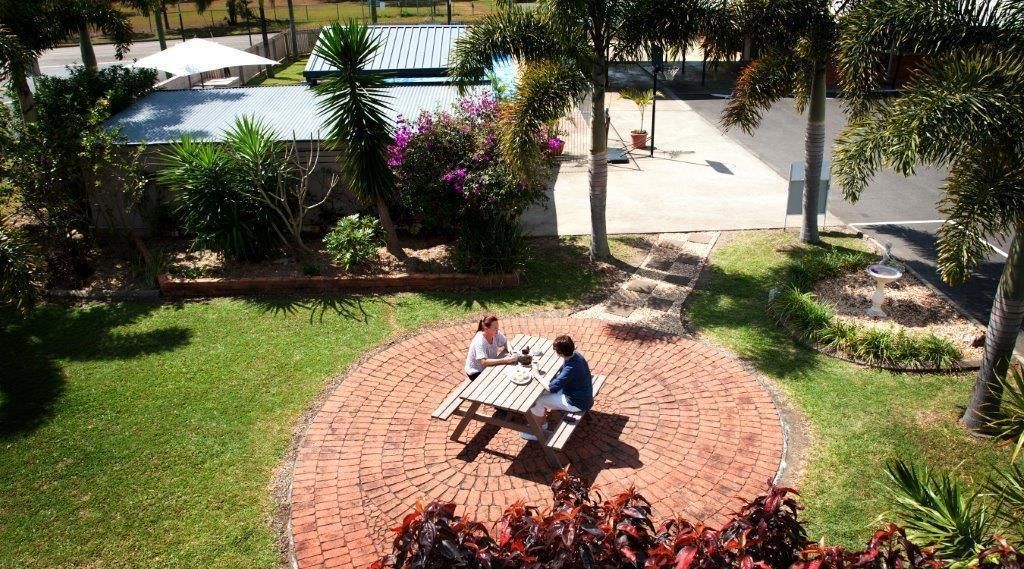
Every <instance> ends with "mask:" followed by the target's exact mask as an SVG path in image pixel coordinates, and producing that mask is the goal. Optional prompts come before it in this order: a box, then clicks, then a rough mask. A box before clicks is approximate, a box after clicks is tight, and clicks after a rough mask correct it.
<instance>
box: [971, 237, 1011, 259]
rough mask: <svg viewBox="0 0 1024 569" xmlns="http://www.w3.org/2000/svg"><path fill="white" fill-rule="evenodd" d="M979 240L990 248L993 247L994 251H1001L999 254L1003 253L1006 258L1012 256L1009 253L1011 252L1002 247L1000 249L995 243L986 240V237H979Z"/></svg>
mask: <svg viewBox="0 0 1024 569" xmlns="http://www.w3.org/2000/svg"><path fill="white" fill-rule="evenodd" d="M978 241H981V242H982V243H984V244H985V245H988V246H989V248H990V249H992V250H993V251H995V252H996V253H999V254H1000V255H1002V256H1003V257H1005V258H1007V259H1008V258H1010V255H1009V254H1007V252H1006V251H1003V250H1002V249H1000V248H999V247H996V246H995V245H993V244H991V243H989V242H988V241H985V240H984V239H978Z"/></svg>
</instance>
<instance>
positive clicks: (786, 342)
mask: <svg viewBox="0 0 1024 569" xmlns="http://www.w3.org/2000/svg"><path fill="white" fill-rule="evenodd" d="M826 240H827V241H829V242H830V243H833V244H837V245H842V246H846V247H851V248H860V247H862V246H863V245H862V242H861V241H860V240H859V239H856V238H853V237H837V236H830V237H827V238H826ZM795 243H797V238H796V236H795V235H794V234H791V233H786V234H784V233H781V232H768V231H764V232H749V233H741V234H738V235H735V236H733V238H732V241H731V242H729V243H727V244H726V245H724V246H721V247H720V248H719V249H718V250H717V251H716V252H715V254H714V258H713V260H712V263H711V266H710V274H709V275H708V279H709V281H708V282H707V285H706V287H705V288H704V290H700V291H698V292H696V293H695V294H694V295H693V296H692V297H691V300H690V306H689V310H690V313H691V317H692V318H693V321H694V323H695V324H697V325H698V326H699V327H700V328H701V329H702V332H703V333H704V334H706V335H707V336H709V337H710V338H711V339H713V340H714V341H717V342H719V343H721V344H723V345H725V346H727V347H728V348H729V349H731V350H733V351H734V352H736V353H737V354H739V355H740V357H742V358H744V359H745V360H747V361H748V362H750V363H751V364H752V365H753V366H754V367H756V368H757V369H758V370H760V371H761V372H763V373H764V374H766V375H768V376H770V377H771V378H773V379H774V380H775V381H776V383H777V384H778V385H779V386H781V387H782V389H783V390H784V391H785V393H786V394H787V395H788V397H789V399H790V400H791V401H792V402H793V403H794V404H795V406H796V407H798V408H799V410H800V411H801V412H802V414H803V415H804V416H805V417H806V420H807V421H808V423H809V424H810V427H811V429H812V430H813V444H812V445H811V448H809V449H808V450H807V452H808V456H809V458H810V461H809V463H808V466H807V471H806V476H805V478H804V480H803V483H802V484H801V485H800V490H801V492H802V494H803V497H804V500H805V503H806V505H807V509H806V511H805V516H806V518H807V519H808V520H809V521H810V525H809V534H810V535H811V537H812V538H815V539H817V538H818V537H820V536H824V537H825V539H826V540H827V541H828V542H829V543H840V544H845V545H858V544H863V543H864V541H866V540H867V538H868V537H869V536H870V533H871V528H872V525H873V523H874V522H875V521H876V519H877V517H878V516H879V515H880V514H883V513H884V512H885V510H886V503H885V501H884V499H883V498H882V492H881V481H882V480H883V478H884V472H883V466H884V463H885V461H886V460H889V459H893V458H897V457H899V458H903V459H910V460H918V461H922V462H924V463H927V464H929V465H932V466H935V467H942V468H947V469H955V470H956V472H958V473H960V474H962V475H963V476H964V477H965V478H966V479H967V480H969V481H972V482H974V483H978V482H981V481H983V480H984V479H985V478H986V477H987V476H988V475H989V474H990V473H991V472H992V466H993V465H1005V464H1007V463H1008V461H1009V452H1003V451H1001V450H995V449H993V446H992V445H991V443H988V442H979V441H977V440H975V439H972V438H971V437H969V436H968V435H967V434H966V433H965V432H964V431H963V430H961V429H960V428H959V427H958V426H957V424H956V421H957V419H958V418H959V416H960V414H961V412H962V405H964V404H965V403H966V402H967V399H968V395H969V391H970V387H971V383H972V381H973V378H974V376H973V374H960V375H916V374H898V373H889V372H884V371H875V370H870V369H865V368H862V367H859V366H855V365H852V364H847V363H844V362H841V361H839V360H835V359H832V358H830V357H827V356H822V355H820V354H817V353H816V352H813V351H811V350H809V349H806V348H803V347H800V346H798V345H796V344H795V343H794V342H793V341H792V340H790V338H789V337H788V336H786V335H784V334H783V333H782V332H781V331H780V330H779V328H778V327H777V326H776V325H775V324H774V323H773V322H772V321H770V320H769V319H768V317H767V316H766V315H765V311H764V307H765V302H766V301H767V298H768V290H769V289H770V288H771V287H772V286H774V285H775V284H777V283H778V280H777V278H778V276H779V275H780V274H781V273H782V271H783V269H784V267H785V265H786V263H787V262H788V261H789V257H788V256H787V255H786V254H785V253H783V252H779V250H783V251H784V250H785V249H786V248H787V247H789V246H792V245H794V244H795Z"/></svg>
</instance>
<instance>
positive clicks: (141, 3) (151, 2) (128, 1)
mask: <svg viewBox="0 0 1024 569" xmlns="http://www.w3.org/2000/svg"><path fill="white" fill-rule="evenodd" d="M124 4H125V5H126V6H129V7H131V8H134V9H136V10H138V11H139V13H141V14H142V15H143V16H146V17H149V16H150V15H152V16H153V21H154V22H156V39H157V41H158V42H160V51H163V50H165V49H167V36H166V33H165V32H164V21H163V19H162V18H161V17H160V16H161V15H162V14H163V13H164V12H165V11H166V10H167V8H166V6H165V4H166V0H125V1H124Z"/></svg>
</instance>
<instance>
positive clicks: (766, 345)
mask: <svg viewBox="0 0 1024 569" xmlns="http://www.w3.org/2000/svg"><path fill="white" fill-rule="evenodd" d="M830 235H832V234H823V236H830ZM843 236H845V235H843ZM776 252H777V253H779V254H780V255H782V256H783V258H784V259H783V262H782V263H779V264H776V265H774V266H772V267H771V268H769V269H768V271H767V272H766V273H763V274H750V273H739V272H730V271H727V270H725V269H723V268H722V267H721V266H720V265H718V264H714V263H712V264H711V265H709V266H708V268H707V269H705V271H704V272H703V274H702V275H701V277H700V280H699V282H698V284H697V286H696V288H695V290H694V292H693V293H692V294H691V295H690V297H689V298H687V300H686V303H685V304H684V307H683V309H684V310H685V311H686V312H687V313H688V314H689V317H690V319H691V320H692V322H693V324H695V325H696V327H697V328H699V329H703V330H712V329H717V330H724V331H727V334H731V335H734V337H737V339H738V340H739V341H736V342H731V346H730V347H731V349H732V350H733V351H735V352H736V353H737V354H738V355H739V356H740V357H741V358H743V359H744V360H747V361H748V362H749V363H751V364H752V365H753V366H754V367H755V368H757V369H758V370H759V371H761V372H764V373H767V374H769V375H772V376H775V377H778V378H782V379H799V378H801V377H802V376H803V375H804V374H805V373H806V372H807V371H809V370H811V369H813V368H815V367H817V366H818V365H819V358H821V357H826V356H821V355H819V354H818V353H817V352H815V351H814V350H812V349H811V348H809V347H808V346H806V345H804V344H803V343H802V342H799V341H798V340H795V339H794V338H792V337H791V336H789V335H788V334H787V333H786V332H785V331H783V330H782V328H781V327H780V326H779V325H778V324H776V323H775V321H774V320H772V318H771V317H770V316H769V315H768V313H767V311H766V309H767V304H768V292H769V290H770V289H772V288H774V287H783V286H786V283H789V282H792V280H793V278H794V275H795V274H796V273H797V272H798V271H799V270H800V267H801V265H802V264H803V263H805V262H807V260H808V259H809V258H812V257H813V256H815V255H824V254H829V253H833V254H856V253H863V252H862V251H859V250H857V249H852V248H849V247H843V246H841V245H832V244H828V243H823V244H821V245H796V244H794V245H787V246H784V247H781V248H778V249H776Z"/></svg>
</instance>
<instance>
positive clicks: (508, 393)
mask: <svg viewBox="0 0 1024 569" xmlns="http://www.w3.org/2000/svg"><path fill="white" fill-rule="evenodd" d="M524 347H529V348H530V353H531V354H541V355H540V356H539V357H538V356H536V355H535V356H534V364H535V369H536V371H537V374H536V375H535V376H534V379H533V380H532V381H530V382H528V383H526V384H524V385H520V384H517V383H515V382H513V381H512V380H511V379H510V377H509V375H508V373H507V371H508V370H509V369H510V368H511V367H512V366H491V367H488V368H485V369H484V371H483V373H481V374H480V375H479V376H478V377H477V378H476V381H470V380H469V379H465V380H463V381H462V383H460V384H459V385H458V386H456V387H455V389H453V390H452V391H451V393H449V394H448V396H447V397H445V398H444V400H443V401H441V404H440V405H439V406H438V407H437V409H435V410H434V412H433V413H432V414H431V416H432V417H433V418H435V419H440V420H448V419H449V418H450V417H451V416H452V415H458V416H460V417H462V420H460V421H459V424H458V425H457V426H456V427H455V430H454V431H453V432H452V436H451V440H453V441H457V440H459V437H460V436H462V432H463V431H465V429H466V427H467V426H468V425H469V422H470V421H480V422H482V423H487V424H489V425H495V426H497V427H501V428H505V429H512V430H515V431H519V432H524V433H529V434H532V435H533V436H535V437H537V442H539V443H540V444H541V448H543V449H544V455H545V457H546V458H547V460H548V463H550V464H551V465H552V466H553V467H555V468H561V467H562V463H561V461H560V460H559V459H558V457H557V456H556V455H555V453H554V450H561V449H563V448H564V447H565V444H566V442H567V441H568V440H569V437H570V436H571V435H572V433H573V431H575V430H576V427H578V426H579V424H580V422H581V421H582V420H583V417H584V416H585V415H586V411H581V412H579V413H570V412H565V413H564V415H563V417H562V420H561V422H559V424H558V425H557V426H556V427H555V428H554V430H553V431H552V432H551V433H550V434H549V433H546V432H545V431H544V430H543V429H542V428H541V425H540V423H538V422H537V420H536V418H535V417H534V416H533V414H532V413H530V409H531V408H532V407H533V406H534V404H536V402H537V398H539V397H540V396H541V395H542V394H543V393H544V392H545V391H546V390H547V385H548V383H550V381H551V380H552V379H554V377H555V375H556V374H557V373H558V370H559V369H560V368H561V365H562V358H560V357H559V356H558V354H556V353H555V351H554V350H553V349H552V346H551V341H550V340H546V339H544V338H538V337H536V336H527V335H524V334H516V335H515V336H513V337H512V340H510V341H509V350H511V351H516V352H519V351H522V349H523V348H524ZM605 379H606V377H605V376H603V375H596V376H594V379H593V382H594V397H595V398H596V397H597V394H598V392H599V391H600V389H601V386H602V385H604V382H605ZM465 402H469V407H468V408H467V409H466V410H465V411H463V410H462V409H461V408H460V407H461V406H462V404H463V403H465ZM484 405H486V406H488V407H492V408H493V409H495V410H497V409H501V410H504V411H505V412H506V416H507V417H498V416H496V415H495V414H494V413H491V414H489V415H488V414H481V413H480V412H479V410H480V407H481V406H484Z"/></svg>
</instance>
